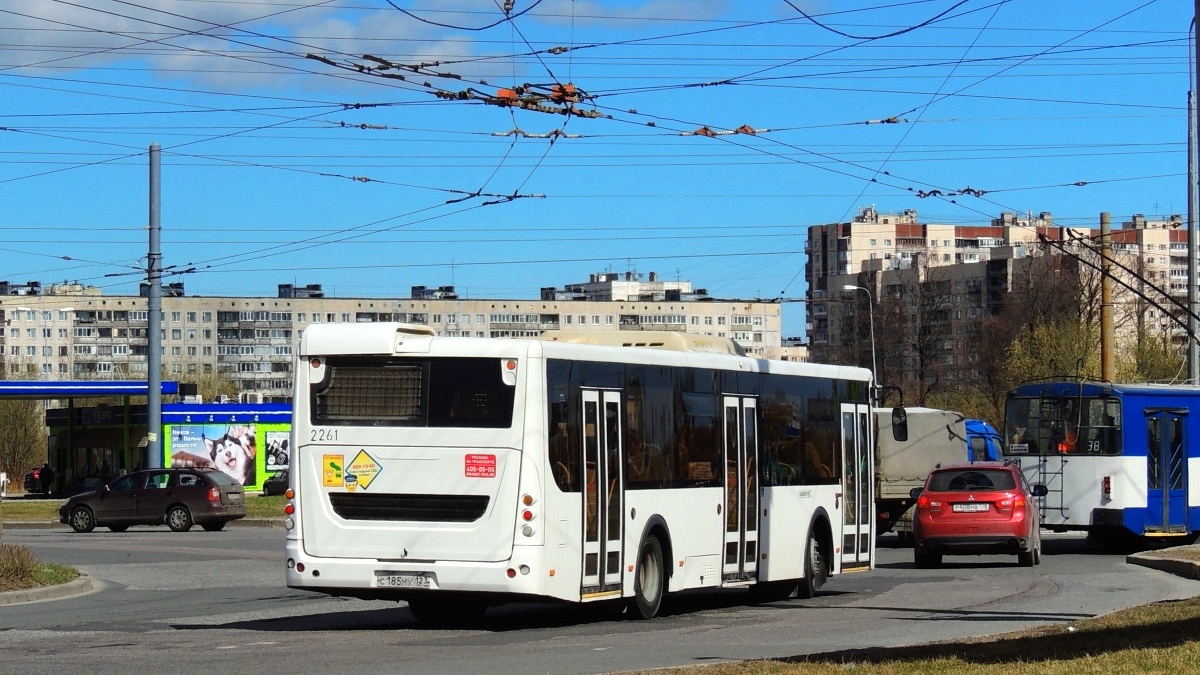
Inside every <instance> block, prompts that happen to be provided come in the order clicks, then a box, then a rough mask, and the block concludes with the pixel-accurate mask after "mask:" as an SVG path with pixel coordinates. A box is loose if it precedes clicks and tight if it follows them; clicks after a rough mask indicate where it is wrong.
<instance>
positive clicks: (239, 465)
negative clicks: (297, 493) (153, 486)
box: [170, 424, 259, 486]
mask: <svg viewBox="0 0 1200 675" xmlns="http://www.w3.org/2000/svg"><path fill="white" fill-rule="evenodd" d="M254 427H255V425H253V424H195V425H192V424H189V425H174V426H172V427H171V446H170V453H171V454H170V466H173V467H183V466H199V467H208V468H213V469H217V470H219V471H221V472H222V473H225V474H226V475H228V476H229V477H230V478H232V479H234V480H236V481H237V482H239V483H241V484H242V485H246V486H250V485H257V484H258V482H259V481H258V471H257V469H258V467H257V466H256V462H255V457H256V455H257V454H258V442H257V438H256V437H255V428H254Z"/></svg>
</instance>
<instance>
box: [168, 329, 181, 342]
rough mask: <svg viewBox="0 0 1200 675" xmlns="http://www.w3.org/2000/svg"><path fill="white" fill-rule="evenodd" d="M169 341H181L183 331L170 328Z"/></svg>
mask: <svg viewBox="0 0 1200 675" xmlns="http://www.w3.org/2000/svg"><path fill="white" fill-rule="evenodd" d="M171 339H172V340H182V339H183V331H181V330H179V329H178V328H172V329H171Z"/></svg>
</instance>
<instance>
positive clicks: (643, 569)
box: [630, 534, 667, 620]
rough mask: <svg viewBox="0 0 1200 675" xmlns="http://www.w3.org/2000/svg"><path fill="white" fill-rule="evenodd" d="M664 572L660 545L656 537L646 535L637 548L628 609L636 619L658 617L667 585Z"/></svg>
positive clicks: (664, 567)
mask: <svg viewBox="0 0 1200 675" xmlns="http://www.w3.org/2000/svg"><path fill="white" fill-rule="evenodd" d="M666 571H667V570H666V565H665V564H664V562H663V549H662V543H661V542H659V540H658V536H657V535H653V534H651V535H647V536H646V538H645V539H644V540H642V545H641V546H640V547H639V548H638V562H637V571H636V572H635V573H634V575H635V576H634V578H633V603H632V606H631V607H630V609H633V610H635V612H636V614H635V616H636V617H637V618H642V619H647V620H649V619H653V618H654V617H655V616H658V609H659V607H661V606H662V599H663V594H664V592H665V590H666V585H667V583H666V582H667V575H666Z"/></svg>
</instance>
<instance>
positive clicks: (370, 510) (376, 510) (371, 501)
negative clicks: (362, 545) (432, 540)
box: [329, 492, 491, 523]
mask: <svg viewBox="0 0 1200 675" xmlns="http://www.w3.org/2000/svg"><path fill="white" fill-rule="evenodd" d="M490 499H491V498H490V497H488V496H487V495H418V494H375V495H371V494H364V493H361V492H333V493H330V495H329V504H330V506H332V507H333V511H334V513H336V514H338V515H339V516H341V517H342V518H344V519H346V520H394V521H419V522H437V523H447V522H449V523H470V522H473V521H476V520H479V519H480V518H481V517H482V516H483V514H484V513H485V512H486V511H487V507H488V502H489V501H490Z"/></svg>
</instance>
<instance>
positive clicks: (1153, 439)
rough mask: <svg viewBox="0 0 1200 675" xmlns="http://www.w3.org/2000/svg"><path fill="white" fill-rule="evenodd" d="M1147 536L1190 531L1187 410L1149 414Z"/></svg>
mask: <svg viewBox="0 0 1200 675" xmlns="http://www.w3.org/2000/svg"><path fill="white" fill-rule="evenodd" d="M1145 414H1146V441H1147V447H1146V525H1145V529H1146V532H1147V533H1152V532H1183V531H1184V530H1186V525H1185V523H1184V516H1185V515H1186V504H1187V494H1186V490H1185V488H1184V486H1185V485H1186V484H1187V480H1186V476H1185V475H1184V471H1185V468H1186V463H1187V457H1186V455H1187V452H1186V448H1187V438H1186V437H1185V434H1184V429H1185V428H1186V426H1187V424H1186V422H1187V417H1186V415H1187V411H1186V410H1162V409H1158V410H1146V411H1145Z"/></svg>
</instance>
